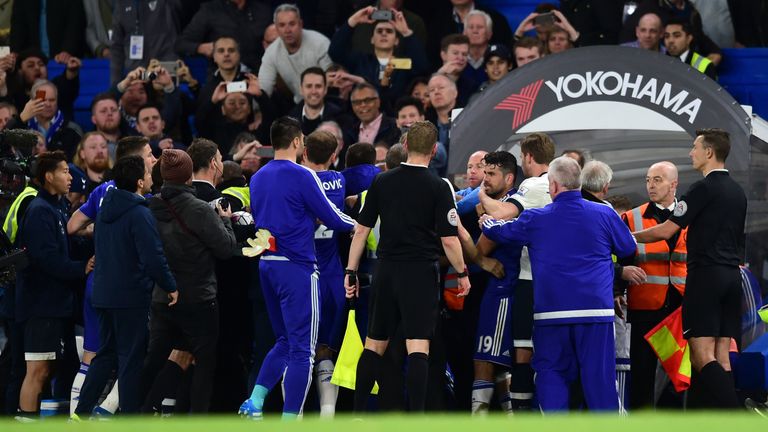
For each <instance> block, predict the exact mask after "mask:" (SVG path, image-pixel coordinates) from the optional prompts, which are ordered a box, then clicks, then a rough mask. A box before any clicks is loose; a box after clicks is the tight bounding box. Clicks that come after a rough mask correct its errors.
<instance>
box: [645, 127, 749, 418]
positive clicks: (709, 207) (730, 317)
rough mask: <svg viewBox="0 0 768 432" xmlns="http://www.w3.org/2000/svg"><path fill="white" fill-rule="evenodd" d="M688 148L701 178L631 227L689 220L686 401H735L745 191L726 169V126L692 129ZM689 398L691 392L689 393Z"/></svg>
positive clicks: (658, 230)
mask: <svg viewBox="0 0 768 432" xmlns="http://www.w3.org/2000/svg"><path fill="white" fill-rule="evenodd" d="M696 135H697V136H696V139H695V140H694V142H693V149H692V150H691V152H690V153H689V156H690V157H691V162H692V164H693V168H694V169H696V170H697V171H699V172H701V173H702V174H703V175H704V179H702V180H699V181H697V182H696V183H694V184H692V185H691V187H690V188H689V189H688V191H687V192H686V193H685V195H683V197H682V198H681V199H680V201H679V202H678V204H677V206H676V207H675V210H674V211H673V212H672V216H671V217H670V218H669V219H668V220H667V221H666V222H664V223H663V224H660V225H656V226H654V227H652V228H649V229H646V230H643V231H640V232H637V233H635V238H636V239H637V241H638V242H639V243H650V242H655V241H659V240H666V239H668V238H670V237H671V236H672V235H674V234H675V233H676V232H677V231H678V230H679V229H680V228H685V227H686V226H687V227H688V240H687V241H688V259H687V264H688V276H687V277H686V281H685V285H686V288H685V294H684V296H683V336H684V337H685V338H686V339H687V340H688V344H689V345H690V347H691V364H692V366H693V368H694V370H693V374H692V376H691V389H690V393H691V396H690V397H689V405H694V401H693V400H695V402H697V403H696V405H701V406H697V407H708V408H736V407H738V406H739V400H738V397H737V395H736V388H735V385H734V382H733V376H732V374H731V364H730V360H729V347H730V341H731V338H738V337H739V335H740V334H741V318H740V311H741V295H742V294H741V277H740V274H739V264H740V263H741V261H742V256H743V252H744V222H745V218H746V214H747V197H746V196H745V195H744V190H742V188H741V186H739V185H738V184H737V183H736V182H735V181H734V180H733V179H732V178H731V176H730V175H729V174H728V170H726V169H725V159H726V158H727V157H728V153H729V152H730V149H731V143H730V138H729V136H728V132H726V131H724V130H722V129H703V130H698V131H696ZM691 399H693V400H691Z"/></svg>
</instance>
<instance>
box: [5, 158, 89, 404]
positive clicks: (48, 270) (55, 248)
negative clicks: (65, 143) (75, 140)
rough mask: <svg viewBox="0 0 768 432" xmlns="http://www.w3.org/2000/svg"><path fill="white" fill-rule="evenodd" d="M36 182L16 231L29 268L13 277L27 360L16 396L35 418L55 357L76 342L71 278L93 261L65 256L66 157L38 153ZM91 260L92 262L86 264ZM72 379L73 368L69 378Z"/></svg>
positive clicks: (81, 272) (67, 182)
mask: <svg viewBox="0 0 768 432" xmlns="http://www.w3.org/2000/svg"><path fill="white" fill-rule="evenodd" d="M36 177H37V181H38V184H40V185H42V187H41V188H40V191H39V192H38V194H37V196H36V197H35V199H33V200H32V202H31V203H30V204H29V207H28V208H27V211H26V213H25V215H24V219H23V220H22V222H21V227H20V228H19V232H18V244H19V247H22V248H25V249H26V250H27V254H28V257H29V266H28V267H27V268H25V269H24V270H22V271H21V272H19V273H18V274H17V278H16V321H17V322H19V323H21V325H23V327H24V330H23V331H24V360H25V361H26V364H27V371H26V375H25V376H24V382H23V383H22V385H21V392H20V395H19V410H20V412H19V416H20V417H23V418H31V417H34V416H36V415H37V414H36V413H37V411H38V407H39V401H38V399H39V397H40V393H41V392H42V389H43V386H44V384H45V383H46V382H47V381H48V380H49V379H50V378H51V372H52V371H53V367H54V361H55V360H60V359H61V358H62V357H63V356H64V354H65V353H64V347H65V346H74V345H73V344H72V342H73V339H74V330H73V327H72V321H71V320H72V314H73V312H74V301H75V297H74V292H73V291H72V289H71V286H70V284H71V282H73V281H76V280H78V279H81V278H82V277H83V276H84V275H85V274H87V273H88V272H89V271H90V270H91V268H92V263H86V262H85V261H73V260H71V259H70V258H69V242H68V239H67V234H66V230H65V226H66V225H67V206H66V200H65V199H64V196H65V195H66V194H67V192H68V191H69V186H70V184H71V182H72V176H71V175H70V174H69V166H68V165H67V160H66V155H65V154H64V152H62V151H56V152H50V153H48V152H46V153H42V154H40V155H39V156H38V157H37V173H36ZM89 264H90V265H89ZM73 377H74V371H73V373H72V376H71V377H67V378H66V379H68V380H70V381H69V382H70V383H71V379H72V378H73Z"/></svg>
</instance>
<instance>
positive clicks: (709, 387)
mask: <svg viewBox="0 0 768 432" xmlns="http://www.w3.org/2000/svg"><path fill="white" fill-rule="evenodd" d="M698 378H699V379H700V380H701V383H702V384H703V387H704V389H705V390H706V392H707V396H708V398H709V400H710V401H711V402H712V408H720V409H736V408H739V407H740V404H739V397H738V396H737V395H736V387H735V385H734V383H733V376H731V374H730V373H729V372H726V371H725V369H723V367H722V366H721V365H720V363H718V362H717V361H711V362H709V363H707V364H706V365H704V367H703V368H701V372H699V377H698Z"/></svg>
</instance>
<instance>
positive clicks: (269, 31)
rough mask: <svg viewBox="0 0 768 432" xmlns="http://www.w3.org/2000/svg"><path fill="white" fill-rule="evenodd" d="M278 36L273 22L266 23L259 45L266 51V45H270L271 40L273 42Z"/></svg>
mask: <svg viewBox="0 0 768 432" xmlns="http://www.w3.org/2000/svg"><path fill="white" fill-rule="evenodd" d="M278 37H279V35H278V34H277V26H276V25H275V23H272V24H270V25H268V26H267V28H266V29H265V30H264V37H263V38H262V39H261V47H262V48H263V49H264V51H266V50H267V47H268V46H270V45H272V42H274V41H275V40H276V39H277V38H278Z"/></svg>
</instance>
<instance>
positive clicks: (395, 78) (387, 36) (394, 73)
mask: <svg viewBox="0 0 768 432" xmlns="http://www.w3.org/2000/svg"><path fill="white" fill-rule="evenodd" d="M374 12H376V8H374V7H373V6H368V7H366V8H363V9H360V10H359V11H357V12H355V13H354V14H353V15H352V16H351V17H349V19H347V22H346V23H345V24H344V25H343V26H342V27H340V28H339V30H338V31H336V34H335V35H334V36H333V40H331V46H330V47H329V48H328V54H329V55H330V56H331V58H332V59H333V60H334V61H336V62H339V63H341V64H343V65H344V66H345V67H347V68H348V69H349V71H350V72H351V73H353V74H355V75H359V76H361V77H363V78H365V80H366V81H368V82H369V83H371V84H373V85H374V86H376V89H377V90H378V91H379V94H380V96H381V99H382V102H383V107H384V111H385V112H388V113H391V112H392V105H393V104H394V101H395V99H396V98H397V97H399V96H400V95H402V94H403V93H405V89H406V87H407V86H408V83H409V82H410V81H411V80H412V79H413V78H414V77H416V76H419V75H421V74H424V73H427V71H428V69H429V65H428V64H427V62H426V53H425V52H424V47H423V45H422V44H421V43H420V42H419V41H418V40H417V39H416V37H415V36H413V31H412V30H411V29H410V28H409V27H408V24H407V23H406V21H405V17H404V16H403V13H402V12H400V11H396V10H392V11H391V13H392V19H391V20H388V21H376V20H375V18H376V16H375V14H374ZM380 12H381V11H380ZM358 24H374V30H373V37H372V38H371V44H372V45H373V53H363V52H359V51H351V50H350V49H349V46H350V45H351V44H352V34H353V31H354V28H355V27H356V26H357V25H358ZM401 43H402V45H403V46H402V49H401V52H402V54H403V57H404V58H402V59H395V55H394V53H395V48H396V47H397V46H398V45H400V44H401ZM401 63H411V64H401Z"/></svg>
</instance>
